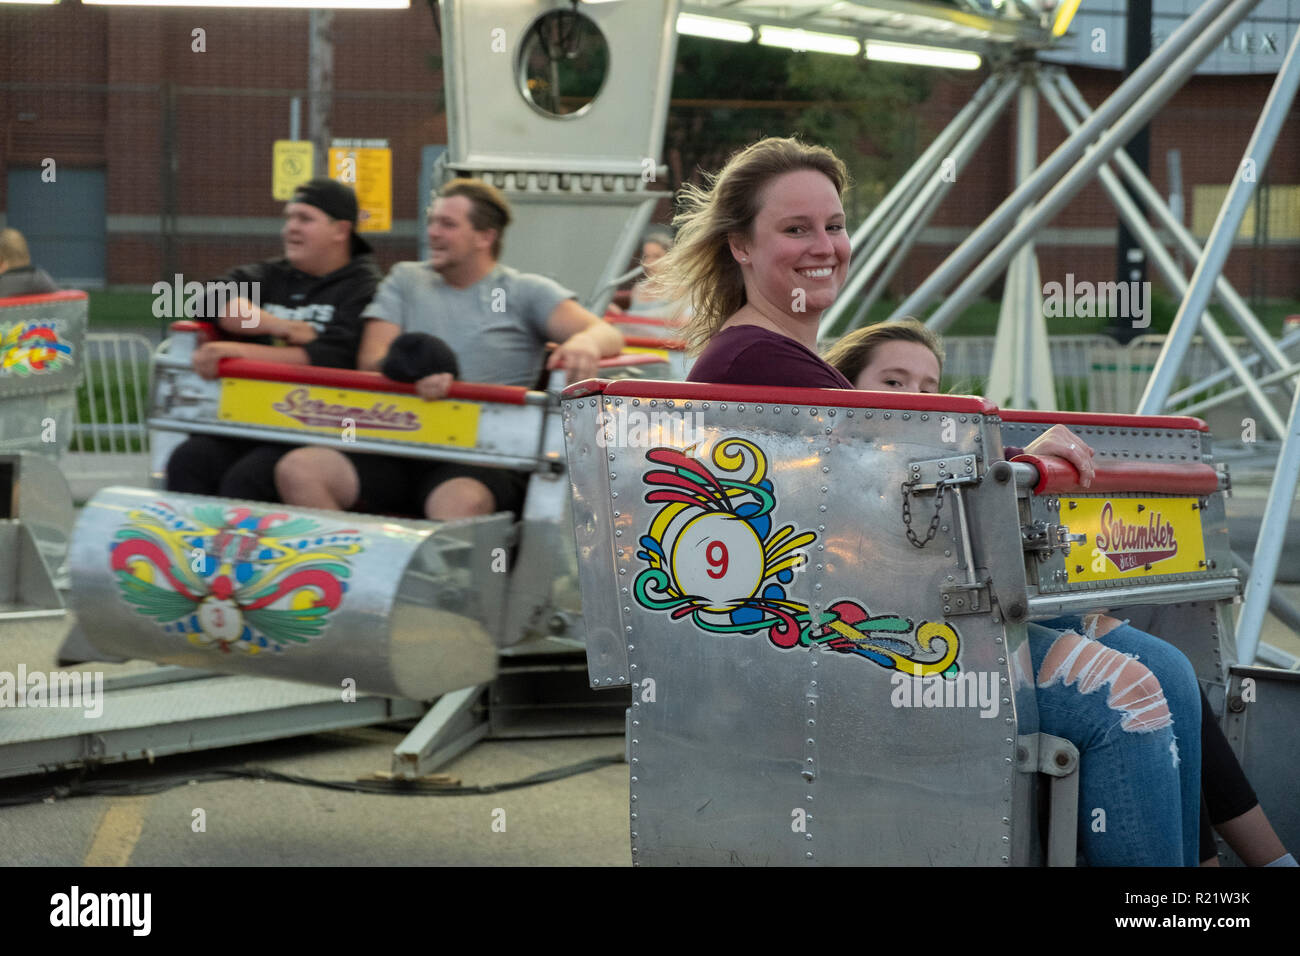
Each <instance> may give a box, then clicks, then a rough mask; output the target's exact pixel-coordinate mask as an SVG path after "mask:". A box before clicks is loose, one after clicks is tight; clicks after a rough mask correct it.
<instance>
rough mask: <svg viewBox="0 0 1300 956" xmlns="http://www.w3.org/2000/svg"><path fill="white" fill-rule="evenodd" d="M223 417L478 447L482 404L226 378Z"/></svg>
mask: <svg viewBox="0 0 1300 956" xmlns="http://www.w3.org/2000/svg"><path fill="white" fill-rule="evenodd" d="M218 417H219V418H220V419H221V420H222V421H223V422H244V423H246V424H249V425H269V426H271V427H272V428H291V429H294V430H295V431H301V432H316V433H317V434H328V435H334V436H335V437H338V436H340V435H343V434H344V433H351V434H353V435H354V436H355V437H356V438H376V439H379V440H381V441H400V442H419V443H421V444H428V445H454V446H456V447H457V448H472V447H474V445H475V444H476V443H477V442H478V418H479V406H477V405H475V404H473V403H472V402H452V401H441V402H426V401H425V400H424V399H422V398H417V397H416V396H414V395H394V394H391V393H387V392H364V391H360V390H354V389H338V388H327V387H324V386H319V385H297V384H293V383H290V382H264V381H256V380H251V379H241V378H223V379H222V380H221V404H220V407H219V411H218ZM345 440H346V439H345Z"/></svg>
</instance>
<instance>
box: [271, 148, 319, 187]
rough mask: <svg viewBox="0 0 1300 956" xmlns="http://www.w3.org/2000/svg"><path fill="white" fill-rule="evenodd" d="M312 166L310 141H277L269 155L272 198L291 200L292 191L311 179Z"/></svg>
mask: <svg viewBox="0 0 1300 956" xmlns="http://www.w3.org/2000/svg"><path fill="white" fill-rule="evenodd" d="M314 164H315V151H314V150H313V149H312V144H311V140H306V139H277V140H276V141H275V147H274V149H273V150H272V154H271V196H272V198H274V199H279V200H288V199H291V198H293V191H294V190H295V189H297V188H298V187H299V186H301V185H302V184H303V183H305V182H306V181H307V180H309V179H311V177H312V172H313V169H312V167H313V165H314Z"/></svg>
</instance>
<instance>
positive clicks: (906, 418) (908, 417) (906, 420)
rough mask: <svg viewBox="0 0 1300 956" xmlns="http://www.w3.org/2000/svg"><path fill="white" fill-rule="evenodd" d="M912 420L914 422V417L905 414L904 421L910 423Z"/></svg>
mask: <svg viewBox="0 0 1300 956" xmlns="http://www.w3.org/2000/svg"><path fill="white" fill-rule="evenodd" d="M911 420H912V416H911V415H909V414H908V413H907V412H903V421H905V422H910V421H911Z"/></svg>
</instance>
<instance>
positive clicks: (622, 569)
mask: <svg viewBox="0 0 1300 956" xmlns="http://www.w3.org/2000/svg"><path fill="white" fill-rule="evenodd" d="M618 573H619V574H627V568H619V569H618Z"/></svg>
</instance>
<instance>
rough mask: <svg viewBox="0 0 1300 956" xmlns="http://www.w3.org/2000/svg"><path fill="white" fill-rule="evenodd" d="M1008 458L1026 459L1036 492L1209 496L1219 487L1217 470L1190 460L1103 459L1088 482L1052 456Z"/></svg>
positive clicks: (1042, 493) (1064, 461)
mask: <svg viewBox="0 0 1300 956" xmlns="http://www.w3.org/2000/svg"><path fill="white" fill-rule="evenodd" d="M1011 460H1012V461H1020V462H1026V463H1028V464H1031V465H1033V466H1034V467H1035V468H1037V469H1038V484H1036V485H1034V494H1036V495H1063V494H1106V493H1109V492H1118V491H1146V492H1154V493H1159V494H1170V495H1210V494H1213V493H1214V492H1216V491H1218V490H1219V473H1218V472H1217V471H1215V470H1214V467H1213V466H1212V465H1207V464H1204V463H1203V462H1194V463H1189V464H1183V465H1175V464H1172V463H1168V464H1167V463H1164V462H1140V461H1104V462H1098V463H1097V465H1096V474H1095V475H1094V477H1093V479H1092V484H1091V485H1089V486H1088V487H1087V488H1084V487H1083V486H1082V485H1080V484H1079V472H1078V470H1077V469H1076V468H1075V467H1074V465H1072V464H1070V462H1068V461H1066V460H1065V459H1064V458H1057V457H1056V456H1055V455H1043V456H1041V457H1040V456H1038V455H1017V456H1016V457H1015V458H1012V459H1011Z"/></svg>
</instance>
